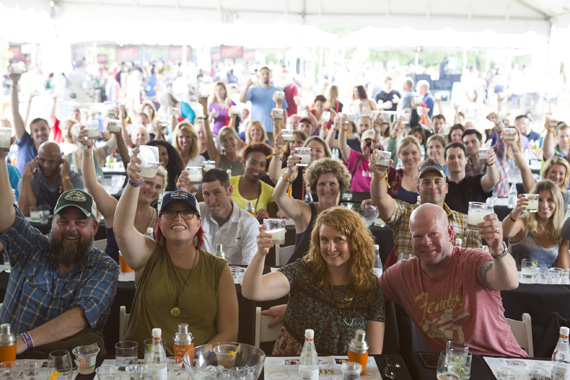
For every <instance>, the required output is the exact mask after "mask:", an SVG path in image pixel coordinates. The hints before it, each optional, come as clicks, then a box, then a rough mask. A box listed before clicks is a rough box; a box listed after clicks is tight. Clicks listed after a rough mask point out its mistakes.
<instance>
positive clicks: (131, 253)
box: [113, 148, 156, 275]
mask: <svg viewBox="0 0 570 380" xmlns="http://www.w3.org/2000/svg"><path fill="white" fill-rule="evenodd" d="M138 152H139V150H138V148H135V149H133V156H132V157H131V162H130V163H129V165H128V166H127V175H128V176H129V183H128V184H127V187H126V188H125V190H124V191H123V194H122V195H121V199H120V200H119V203H118V205H117V209H116V210H115V223H114V225H113V231H114V232H115V237H116V238H117V243H118V244H119V248H120V249H121V253H122V254H123V257H124V259H125V261H126V262H127V264H128V265H129V267H131V268H132V269H133V270H134V271H135V275H137V272H139V271H142V270H143V269H144V266H145V265H146V263H147V261H148V259H149V258H150V255H151V254H152V251H153V250H154V247H155V246H156V242H155V241H154V240H152V239H150V238H148V237H146V236H145V235H143V234H141V233H140V232H139V231H137V229H136V228H135V214H136V209H137V201H138V198H139V192H140V186H141V184H142V181H143V179H144V178H143V177H141V176H140V174H139V173H140V171H141V169H140V168H139V167H138V164H140V162H141V161H140V160H139V159H138V158H137V154H138Z"/></svg>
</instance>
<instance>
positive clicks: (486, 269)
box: [479, 261, 494, 290]
mask: <svg viewBox="0 0 570 380" xmlns="http://www.w3.org/2000/svg"><path fill="white" fill-rule="evenodd" d="M492 267H493V262H492V261H487V262H484V263H483V265H481V270H480V272H479V274H480V275H481V282H483V285H485V286H486V287H487V288H489V289H491V290H494V289H493V287H492V286H491V284H489V281H487V273H488V272H489V271H490V270H491V268H492Z"/></svg>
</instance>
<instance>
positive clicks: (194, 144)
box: [172, 121, 205, 167]
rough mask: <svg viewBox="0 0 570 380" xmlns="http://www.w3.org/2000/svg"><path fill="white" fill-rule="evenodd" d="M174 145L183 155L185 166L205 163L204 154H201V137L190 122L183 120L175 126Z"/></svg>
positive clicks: (181, 155)
mask: <svg viewBox="0 0 570 380" xmlns="http://www.w3.org/2000/svg"><path fill="white" fill-rule="evenodd" d="M172 146H173V147H174V149H176V151H177V152H178V153H179V154H180V157H182V164H183V165H184V167H187V166H202V165H203V164H204V161H205V159H204V156H202V155H201V154H200V139H199V138H198V134H197V133H196V131H195V130H194V127H192V124H190V123H189V122H187V121H183V122H181V123H178V125H177V126H176V128H174V132H173V133H172Z"/></svg>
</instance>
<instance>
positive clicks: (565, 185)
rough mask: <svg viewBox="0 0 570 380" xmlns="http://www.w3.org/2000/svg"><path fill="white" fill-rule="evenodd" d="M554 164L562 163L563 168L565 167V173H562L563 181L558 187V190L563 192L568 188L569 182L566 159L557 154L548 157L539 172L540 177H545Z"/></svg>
mask: <svg viewBox="0 0 570 380" xmlns="http://www.w3.org/2000/svg"><path fill="white" fill-rule="evenodd" d="M554 165H562V166H564V168H566V174H565V175H564V182H563V183H562V186H561V187H560V191H561V192H563V193H564V192H566V189H567V188H568V183H569V182H570V164H568V160H566V159H565V158H564V157H558V156H554V157H550V158H549V159H548V160H547V161H546V162H545V164H544V167H543V168H542V171H541V172H540V177H541V178H542V179H547V178H546V176H547V175H548V171H549V170H550V169H552V167H553V166H554Z"/></svg>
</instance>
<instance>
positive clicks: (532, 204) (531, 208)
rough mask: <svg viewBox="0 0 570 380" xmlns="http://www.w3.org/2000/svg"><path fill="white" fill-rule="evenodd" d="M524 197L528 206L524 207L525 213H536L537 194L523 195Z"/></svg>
mask: <svg viewBox="0 0 570 380" xmlns="http://www.w3.org/2000/svg"><path fill="white" fill-rule="evenodd" d="M524 197H525V198H526V200H527V201H528V204H527V205H526V206H525V209H526V211H528V212H537V211H538V194H525V195H524Z"/></svg>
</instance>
